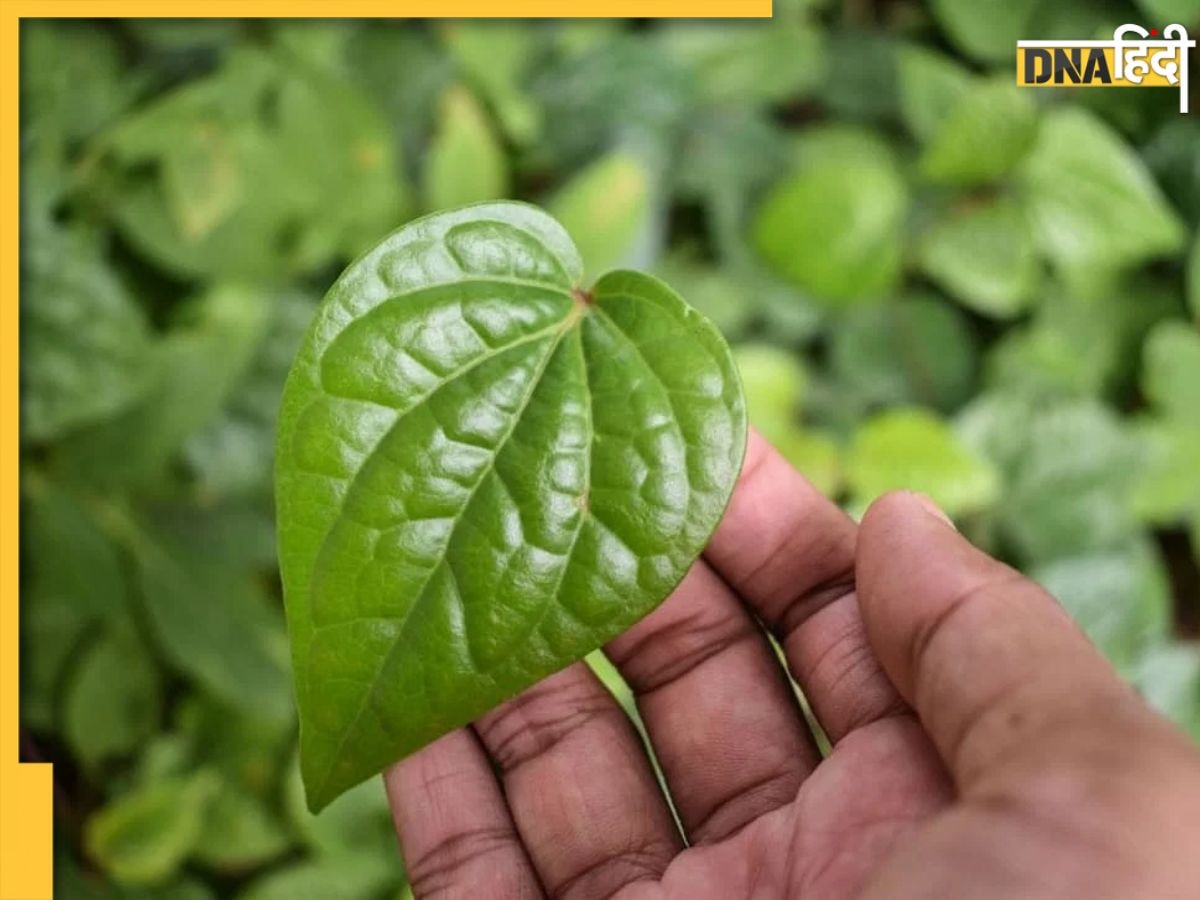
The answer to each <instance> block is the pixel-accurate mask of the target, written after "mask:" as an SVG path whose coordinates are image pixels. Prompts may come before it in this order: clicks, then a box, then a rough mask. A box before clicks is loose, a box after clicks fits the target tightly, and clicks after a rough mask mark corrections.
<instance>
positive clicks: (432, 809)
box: [384, 728, 543, 900]
mask: <svg viewBox="0 0 1200 900" xmlns="http://www.w3.org/2000/svg"><path fill="white" fill-rule="evenodd" d="M384 784H385V785H386V787H387V794H388V802H389V803H390V805H391V809H392V819H393V821H394V822H395V823H396V834H397V836H398V837H399V839H400V848H401V853H402V854H403V856H404V861H405V866H406V868H407V870H408V878H409V883H410V884H411V886H412V891H413V894H414V896H415V897H417V898H418V900H419V898H423V897H443V896H445V897H505V898H509V897H512V898H520V900H525V898H539V897H542V896H543V892H542V888H541V884H540V883H539V882H538V878H537V875H536V874H535V873H534V871H533V866H532V865H530V862H529V857H528V856H527V855H526V853H525V848H524V847H523V846H522V845H521V841H520V838H519V837H518V836H517V832H516V829H515V828H514V826H513V821H512V817H511V816H510V815H509V812H508V807H507V806H506V805H505V802H504V796H503V794H502V793H501V791H500V786H499V785H498V784H497V782H496V778H495V776H493V774H492V770H491V765H490V763H489V762H488V758H487V756H486V754H485V753H484V752H483V748H482V747H481V746H480V744H479V739H478V738H476V737H475V735H474V734H473V733H472V732H471V730H470V729H466V728H460V729H459V730H457V731H453V732H451V733H450V734H448V735H446V736H445V737H442V738H440V739H438V740H437V741H435V742H434V743H432V744H430V745H429V746H428V747H425V748H424V749H422V750H419V751H417V752H416V753H414V754H413V755H412V756H409V757H407V758H406V759H403V760H401V761H400V762H398V763H396V764H395V765H394V766H392V767H391V768H390V769H388V770H387V772H385V773H384Z"/></svg>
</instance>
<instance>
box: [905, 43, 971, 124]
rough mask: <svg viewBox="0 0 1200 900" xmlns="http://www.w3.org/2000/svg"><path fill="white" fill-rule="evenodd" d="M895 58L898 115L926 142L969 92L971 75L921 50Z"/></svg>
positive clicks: (942, 57)
mask: <svg viewBox="0 0 1200 900" xmlns="http://www.w3.org/2000/svg"><path fill="white" fill-rule="evenodd" d="M897 59H898V64H899V76H900V112H901V114H902V115H903V116H904V122H905V124H906V125H907V126H908V130H909V131H911V132H912V133H913V135H915V136H916V137H917V138H918V139H919V140H921V141H922V142H927V141H929V140H931V139H932V138H933V137H934V135H936V134H937V132H938V130H939V129H940V128H941V126H942V123H943V122H945V121H946V116H947V115H948V114H949V113H950V111H951V110H952V109H954V108H955V106H957V104H958V102H959V100H960V99H961V98H962V97H963V96H964V95H965V94H967V92H968V91H969V90H970V89H971V81H972V79H971V74H970V73H969V72H968V71H967V70H966V69H964V68H963V67H962V66H960V65H959V64H958V63H957V62H955V61H954V60H952V59H950V58H949V57H947V56H943V55H942V54H940V53H936V52H934V51H932V50H927V49H925V48H924V47H916V46H914V47H904V48H903V49H901V50H900V51H899V53H898V54H897Z"/></svg>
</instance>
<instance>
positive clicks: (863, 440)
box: [846, 408, 1000, 516]
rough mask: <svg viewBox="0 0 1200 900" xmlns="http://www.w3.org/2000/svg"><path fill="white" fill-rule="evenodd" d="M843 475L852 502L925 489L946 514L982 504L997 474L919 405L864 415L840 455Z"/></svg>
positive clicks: (994, 493)
mask: <svg viewBox="0 0 1200 900" xmlns="http://www.w3.org/2000/svg"><path fill="white" fill-rule="evenodd" d="M846 480H847V482H848V483H849V484H850V487H851V489H852V490H853V492H854V496H855V499H856V501H857V503H858V504H860V505H865V504H867V503H869V502H871V501H872V500H874V499H875V498H876V497H878V496H880V495H881V494H884V493H887V492H888V491H892V490H899V489H905V490H912V491H920V492H921V493H924V494H928V495H929V496H930V497H932V498H933V500H934V502H935V503H937V504H938V505H939V506H941V507H942V509H944V510H945V511H946V513H947V514H948V515H951V516H959V515H964V514H967V513H973V512H979V511H981V510H985V509H987V508H988V507H989V506H991V505H992V504H993V503H994V502H995V501H996V500H997V498H998V496H999V493H1000V480H999V476H998V473H997V472H996V470H995V468H994V467H993V466H992V465H991V463H989V462H988V461H987V460H986V459H985V458H983V457H981V456H979V455H977V454H976V453H974V452H972V451H971V450H970V448H968V447H967V446H966V445H965V444H964V443H963V442H962V441H961V440H959V439H958V438H957V437H956V436H955V434H954V432H953V431H952V430H951V429H950V428H949V426H948V425H947V424H946V423H945V422H944V421H942V420H941V419H939V418H938V417H937V416H935V415H933V414H932V413H930V412H927V411H925V410H922V409H915V408H910V409H895V410H889V411H888V412H884V413H880V414H878V415H876V416H873V417H872V418H870V419H868V420H867V421H866V422H865V423H864V424H863V426H862V427H861V428H860V429H859V430H858V433H857V434H855V436H854V442H853V444H852V445H851V447H850V451H849V453H848V455H847V458H846Z"/></svg>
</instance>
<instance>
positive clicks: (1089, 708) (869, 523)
mask: <svg viewBox="0 0 1200 900" xmlns="http://www.w3.org/2000/svg"><path fill="white" fill-rule="evenodd" d="M858 576H859V586H860V592H861V597H860V603H861V606H862V609H863V615H864V618H865V622H866V627H867V632H868V634H869V635H870V639H871V643H872V646H873V647H874V649H875V652H876V655H877V656H878V658H879V659H880V661H881V662H882V664H883V666H884V668H885V669H886V670H887V672H888V674H889V675H890V676H891V678H892V680H893V681H894V682H895V684H896V686H897V687H898V688H899V690H900V692H901V693H902V694H903V695H904V697H905V698H907V700H908V701H909V702H910V703H911V704H912V705H913V706H914V707H915V709H916V711H917V713H918V715H919V716H920V718H921V721H922V723H923V724H924V725H925V728H926V729H927V730H928V732H929V734H930V736H931V738H932V739H933V742H934V744H935V746H936V747H937V749H938V752H939V753H940V755H941V757H942V759H943V760H944V761H945V762H946V764H947V766H948V767H949V769H950V771H951V773H952V775H953V776H954V777H955V780H956V782H957V783H958V785H959V788H960V790H962V791H964V792H968V791H970V790H971V788H972V787H974V786H975V785H976V784H977V783H978V781H979V779H980V777H981V776H982V775H984V774H986V773H989V772H994V771H996V770H998V769H999V768H1000V767H1001V765H1003V766H1007V767H1010V769H1011V767H1014V766H1017V767H1020V766H1022V765H1023V763H1025V762H1027V761H1029V760H1030V759H1034V760H1035V761H1036V762H1037V764H1038V765H1039V766H1043V767H1044V766H1045V765H1046V764H1047V763H1048V762H1051V761H1053V760H1054V759H1067V758H1072V759H1074V758H1077V757H1078V756H1079V755H1080V754H1083V755H1088V754H1091V753H1093V752H1099V753H1101V754H1103V753H1111V752H1112V751H1113V749H1116V748H1117V745H1119V744H1120V741H1116V740H1114V737H1113V736H1114V735H1117V734H1121V733H1130V734H1132V733H1138V727H1135V723H1136V722H1141V723H1142V725H1141V726H1139V727H1143V728H1144V727H1146V723H1145V719H1146V718H1148V714H1147V711H1146V710H1145V709H1144V707H1143V706H1142V704H1141V703H1140V702H1138V701H1137V700H1136V698H1135V697H1134V695H1133V693H1132V691H1130V690H1129V689H1128V688H1127V687H1126V686H1125V685H1124V684H1123V683H1122V682H1121V681H1120V679H1119V678H1118V677H1117V676H1116V674H1115V673H1114V672H1113V670H1112V668H1111V666H1109V664H1108V663H1107V661H1106V660H1104V658H1103V657H1102V656H1101V655H1100V653H1099V652H1098V651H1097V650H1096V649H1095V648H1094V647H1093V646H1092V645H1091V644H1090V643H1089V642H1088V640H1087V639H1086V638H1085V637H1084V635H1083V633H1082V632H1081V631H1080V630H1079V629H1078V627H1077V626H1076V625H1075V624H1074V622H1072V620H1071V619H1070V617H1069V616H1068V615H1067V614H1066V613H1065V612H1064V611H1063V610H1062V608H1061V607H1060V606H1059V605H1058V604H1057V603H1056V602H1055V601H1054V600H1053V598H1051V597H1050V595H1049V594H1047V593H1045V591H1043V590H1042V589H1041V588H1039V587H1038V586H1037V585H1035V584H1034V583H1033V582H1031V581H1028V580H1026V579H1025V578H1022V577H1021V576H1020V575H1019V574H1018V573H1017V572H1016V571H1014V570H1013V569H1011V568H1009V567H1008V566H1006V565H1003V564H1002V563H999V562H997V561H995V560H993V559H991V558H990V557H988V556H987V555H986V554H984V553H982V552H981V551H979V550H977V549H975V548H974V547H972V546H971V544H970V543H968V542H967V541H966V540H965V539H964V538H963V537H962V536H961V535H959V534H958V532H957V531H955V530H954V527H953V526H952V525H950V524H949V521H948V520H947V519H945V518H944V517H943V516H942V515H941V514H940V513H939V512H938V511H937V509H936V507H933V506H932V503H931V502H930V501H928V500H926V499H924V498H922V497H919V496H917V495H915V494H909V493H897V494H891V495H888V496H886V497H884V498H883V499H881V500H879V501H878V502H876V503H875V504H874V505H873V506H872V507H871V508H870V510H869V511H868V512H867V515H866V517H865V518H864V520H863V524H862V528H861V531H860V533H859V544H858ZM1122 723H1123V724H1122ZM1141 733H1142V734H1145V731H1144V730H1143V731H1142V732H1141Z"/></svg>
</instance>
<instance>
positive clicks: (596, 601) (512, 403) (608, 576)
mask: <svg viewBox="0 0 1200 900" xmlns="http://www.w3.org/2000/svg"><path fill="white" fill-rule="evenodd" d="M582 274H583V273H582V266H581V263H580V259H579V254H578V252H577V251H576V249H575V247H574V246H573V245H572V243H571V240H570V238H569V237H568V236H567V234H566V232H565V231H564V230H563V229H562V227H561V226H560V225H559V224H558V223H557V222H555V221H554V220H553V219H552V218H550V217H549V216H548V215H546V214H545V213H543V212H541V211H540V210H537V209H536V208H533V207H529V206H525V205H522V204H516V203H495V204H482V205H478V206H470V207H464V208H462V209H458V210H454V211H450V212H443V213H438V214H435V215H432V216H429V217H426V218H424V219H420V220H417V221H415V222H412V223H410V224H409V225H407V226H405V227H403V228H401V229H400V230H399V231H396V232H394V233H393V234H391V235H390V236H389V237H387V238H385V239H384V240H383V241H382V242H381V243H380V244H378V245H377V246H376V247H375V248H374V249H372V250H370V251H369V252H368V253H367V254H366V255H365V256H363V257H362V258H361V259H359V260H358V261H357V262H356V263H354V264H353V265H352V266H351V267H350V268H349V269H348V270H347V271H346V272H345V273H343V274H342V276H341V278H339V279H338V281H337V282H336V283H335V284H334V286H333V287H332V288H331V289H330V291H329V294H328V295H327V296H326V298H325V300H324V302H323V303H322V306H321V307H320V310H319V311H318V313H317V316H316V320H315V322H314V323H313V326H312V328H311V330H310V332H309V334H308V336H307V337H306V339H305V341H304V343H303V345H302V347H301V349H300V352H299V354H298V356H297V358H296V361H295V363H294V365H293V368H292V371H291V373H290V375H289V376H288V382H287V385H286V387H285V389H284V398H283V404H282V409H281V413H280V426H279V436H278V447H277V450H278V452H277V462H276V500H277V509H278V520H279V543H280V565H281V568H282V573H283V581H284V593H285V601H286V604H287V613H288V618H289V626H290V631H291V639H292V653H293V669H294V674H295V679H296V695H297V700H298V704H299V708H300V718H301V738H300V741H301V768H302V774H303V778H304V783H305V787H306V790H307V794H308V800H309V804H310V806H311V807H313V808H314V809H320V808H322V807H324V806H325V805H326V804H328V803H329V801H330V800H332V799H333V798H334V797H336V796H338V795H339V794H340V793H342V792H343V791H345V790H346V789H348V788H349V787H351V786H353V785H354V784H357V783H358V782H360V781H362V780H363V779H365V778H366V777H368V776H370V775H371V774H373V773H375V772H377V771H379V770H380V769H382V768H383V767H384V766H385V765H387V764H389V763H390V762H392V761H394V760H395V759H397V758H399V757H402V756H404V755H405V754H407V753H410V752H412V751H413V750H416V749H417V748H419V747H420V746H422V745H423V744H425V743H427V742H429V741H431V740H433V739H434V738H436V737H437V736H439V735H440V734H443V733H444V732H446V731H448V730H450V729H451V728H454V727H457V726H459V725H462V724H464V723H466V722H468V721H470V720H471V719H473V718H474V717H476V716H478V715H479V714H481V713H483V712H484V711H486V710H487V709H489V708H490V707H492V706H494V705H495V704H497V703H499V702H500V701H502V700H504V699H505V698H507V697H510V696H512V695H513V694H515V693H517V692H518V691H519V690H520V689H522V688H524V687H526V686H527V685H529V684H531V683H533V682H534V681H536V680H537V679H539V678H541V677H543V676H545V675H549V674H550V673H552V672H554V671H556V670H558V669H560V668H562V667H563V666H565V665H567V664H568V663H570V662H572V661H574V660H577V659H580V658H582V657H583V656H584V655H585V654H586V653H587V652H589V651H590V650H592V649H594V648H595V647H597V646H599V645H600V644H601V643H603V642H604V641H605V640H607V639H608V638H611V637H612V636H614V635H616V634H617V633H619V632H620V631H621V630H622V629H624V628H626V627H627V626H628V625H630V624H631V623H632V622H634V621H635V620H637V619H638V618H640V617H641V616H643V615H645V614H646V613H647V612H648V611H649V610H650V609H652V608H653V607H654V606H655V605H656V604H657V603H658V602H659V601H661V600H662V599H663V598H664V597H665V596H666V595H667V593H668V592H669V591H670V590H671V589H672V588H673V587H674V585H675V584H676V583H677V582H678V581H679V580H680V578H682V577H683V574H684V572H685V571H686V570H687V568H688V567H689V566H690V565H691V563H692V562H693V560H694V559H695V557H696V556H697V554H698V553H699V552H700V550H701V549H702V548H703V546H704V544H705V543H706V542H707V540H708V538H709V536H710V534H711V533H712V531H713V529H714V528H715V526H716V524H717V521H718V520H719V518H720V516H721V514H722V512H723V510H724V508H725V504H726V503H727V501H728V499H729V495H730V492H731V490H732V486H733V481H734V478H735V477H736V475H737V472H738V469H739V466H740V463H741V459H742V454H743V451H744V445H745V431H746V413H745V406H744V402H743V399H742V392H741V386H740V383H739V381H738V377H737V373H736V370H735V368H734V364H733V361H732V358H731V355H730V352H729V349H728V347H727V346H726V345H725V343H724V341H723V340H722V339H721V337H720V335H719V334H718V332H717V330H716V329H715V328H714V327H713V326H712V325H711V324H709V323H708V322H707V321H706V320H705V319H703V317H701V316H700V315H699V314H698V313H696V312H695V311H694V310H692V309H690V308H689V307H688V306H687V305H686V304H685V303H684V302H683V301H682V300H681V299H680V298H679V297H678V296H677V295H676V294H675V293H674V292H672V291H671V290H670V288H668V287H667V286H666V285H664V284H663V283H662V282H660V281H657V280H656V279H654V278H651V277H650V276H647V275H642V274H639V273H636V272H629V271H618V272H610V273H608V274H607V275H605V276H604V277H602V278H601V279H600V280H599V281H598V282H597V283H596V284H595V286H594V287H593V288H592V289H591V290H590V291H585V290H584V289H583V288H582V287H581V278H582Z"/></svg>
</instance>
